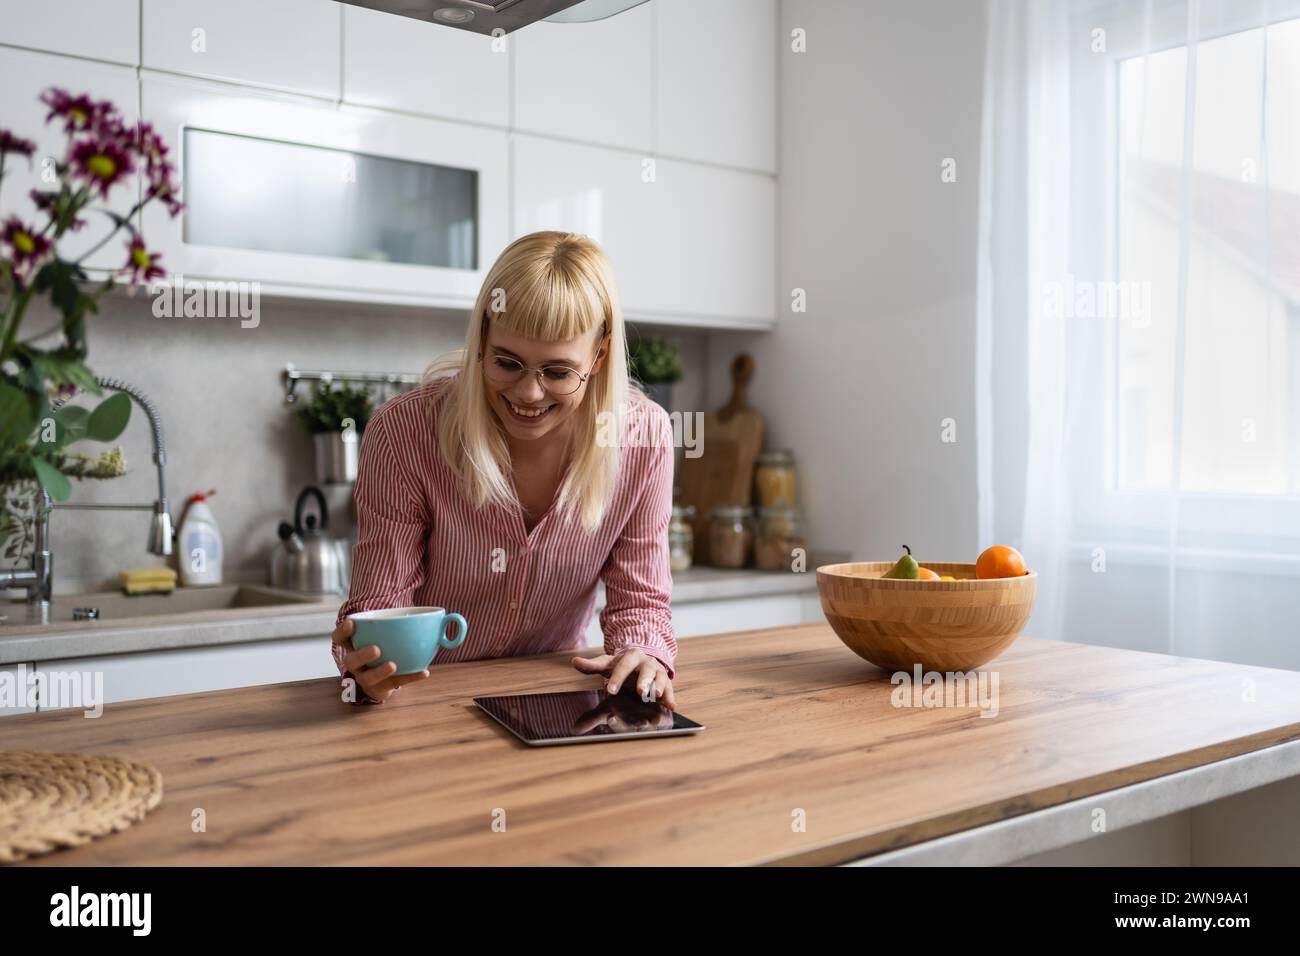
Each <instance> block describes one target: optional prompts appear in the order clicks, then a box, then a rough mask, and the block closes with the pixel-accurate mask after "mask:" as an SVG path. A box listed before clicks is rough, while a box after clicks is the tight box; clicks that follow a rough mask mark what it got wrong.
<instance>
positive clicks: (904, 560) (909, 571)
mask: <svg viewBox="0 0 1300 956" xmlns="http://www.w3.org/2000/svg"><path fill="white" fill-rule="evenodd" d="M903 550H904V551H906V552H907V554H905V555H903V556H902V557H901V558H899V559H898V562H897V563H896V564H895V565H894V566H893V567H892V568H890V569H889V570H888V571H886V572H885V573H884V574H882V575H881V577H882V578H902V579H903V580H906V581H914V580H916V579H917V578H919V577H920V576H921V568H920V566H919V565H917V563H916V558H914V557H912V549H911V548H909V547H908V546H907V545H903Z"/></svg>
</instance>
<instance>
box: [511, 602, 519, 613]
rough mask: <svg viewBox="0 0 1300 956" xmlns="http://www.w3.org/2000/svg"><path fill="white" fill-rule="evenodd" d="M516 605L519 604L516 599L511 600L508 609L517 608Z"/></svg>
mask: <svg viewBox="0 0 1300 956" xmlns="http://www.w3.org/2000/svg"><path fill="white" fill-rule="evenodd" d="M518 606H519V604H518V602H516V601H511V602H510V610H512V611H513V610H514V609H515V608H517V607H518Z"/></svg>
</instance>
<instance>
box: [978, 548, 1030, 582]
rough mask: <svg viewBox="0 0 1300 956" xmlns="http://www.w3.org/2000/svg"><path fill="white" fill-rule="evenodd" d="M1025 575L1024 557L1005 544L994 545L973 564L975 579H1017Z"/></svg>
mask: <svg viewBox="0 0 1300 956" xmlns="http://www.w3.org/2000/svg"><path fill="white" fill-rule="evenodd" d="M1027 573H1028V571H1027V570H1026V568H1025V559H1024V557H1022V556H1021V554H1020V552H1019V551H1017V550H1016V549H1015V548H1009V547H1007V546H1006V545H1005V544H995V545H994V546H993V547H991V548H989V549H987V550H986V551H985V552H984V553H983V554H981V555H980V556H979V559H978V560H977V561H976V562H975V577H977V578H1018V577H1020V576H1021V575H1023V574H1027Z"/></svg>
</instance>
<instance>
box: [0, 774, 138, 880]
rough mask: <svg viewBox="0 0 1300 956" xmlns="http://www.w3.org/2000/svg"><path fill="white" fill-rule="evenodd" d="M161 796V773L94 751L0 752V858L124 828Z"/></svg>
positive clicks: (17, 857)
mask: <svg viewBox="0 0 1300 956" xmlns="http://www.w3.org/2000/svg"><path fill="white" fill-rule="evenodd" d="M161 800H162V774H160V773H159V772H158V771H157V770H155V769H154V768H153V767H149V766H146V765H145V764H139V763H131V762H129V761H126V760H119V759H118V758H117V757H100V756H95V755H93V754H52V753H32V752H28V751H22V750H16V751H15V750H8V751H0V863H15V862H17V861H18V860H23V859H26V858H27V857H29V856H37V855H39V854H42V853H49V852H50V851H51V850H57V849H59V848H61V847H70V846H81V845H82V844H84V843H89V842H90V841H91V840H93V839H94V838H95V837H100V836H104V835H105V834H107V833H113V832H115V831H117V830H125V829H126V828H127V827H129V826H130V825H131V824H132V823H134V822H135V821H137V820H140V819H142V818H143V817H144V815H145V814H146V813H148V812H149V811H150V810H152V809H153V808H154V807H156V806H158V804H159V802H160V801H161Z"/></svg>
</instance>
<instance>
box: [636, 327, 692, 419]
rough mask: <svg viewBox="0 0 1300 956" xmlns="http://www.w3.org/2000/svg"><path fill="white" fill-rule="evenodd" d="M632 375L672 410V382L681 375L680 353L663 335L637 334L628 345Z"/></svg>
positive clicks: (659, 401) (667, 408)
mask: <svg viewBox="0 0 1300 956" xmlns="http://www.w3.org/2000/svg"><path fill="white" fill-rule="evenodd" d="M630 358H631V368H630V372H631V375H632V378H633V379H635V380H636V381H637V382H638V383H640V385H641V387H642V389H644V391H645V393H646V395H648V396H649V397H650V398H651V399H652V400H653V401H655V402H658V403H659V404H660V405H662V406H663V408H664V410H665V411H672V403H673V383H674V382H679V381H681V378H682V356H681V353H680V352H679V351H678V350H677V346H675V345H673V344H672V343H671V342H669V341H668V340H667V339H661V338H653V337H647V338H639V339H637V341H636V342H635V343H633V345H632V348H631V357H630Z"/></svg>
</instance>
